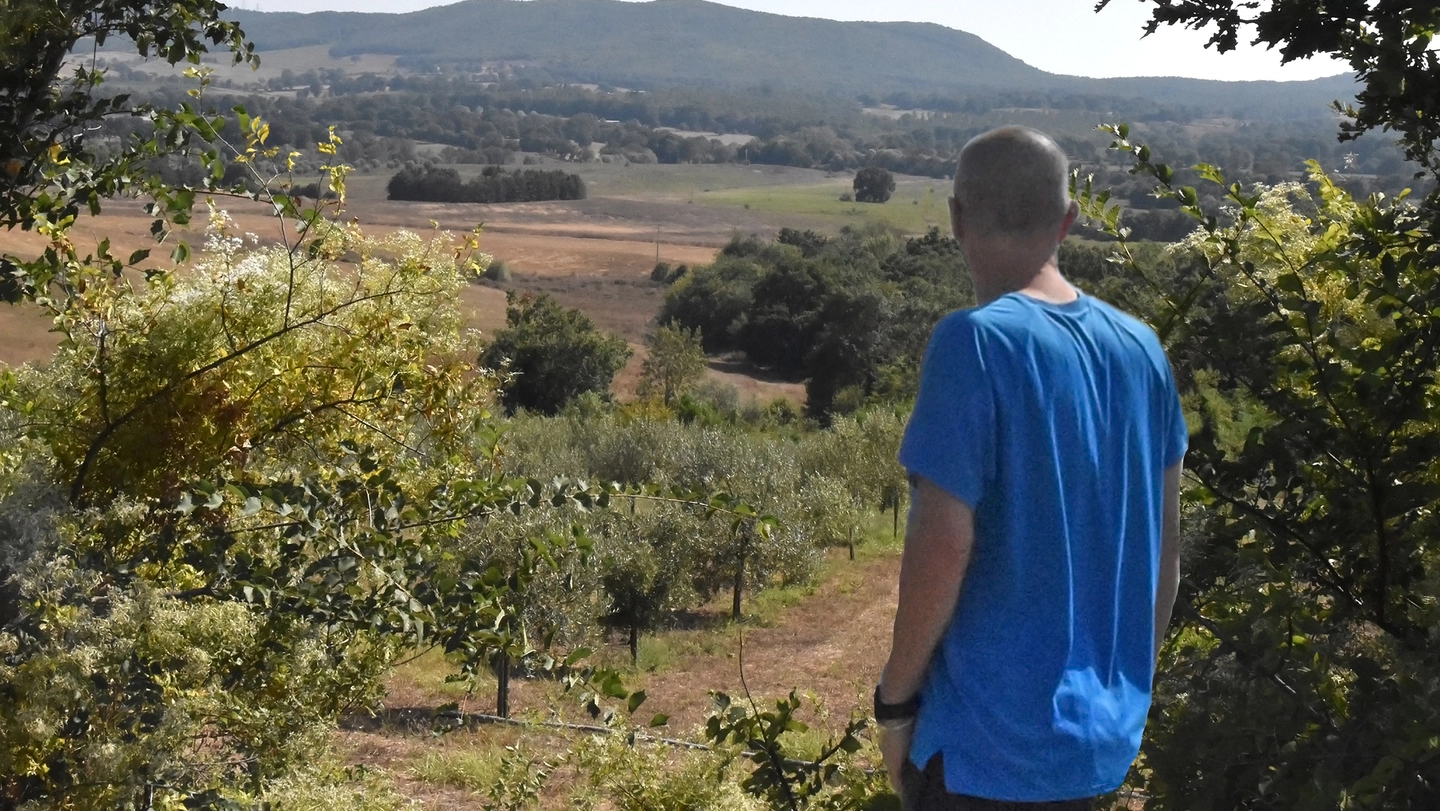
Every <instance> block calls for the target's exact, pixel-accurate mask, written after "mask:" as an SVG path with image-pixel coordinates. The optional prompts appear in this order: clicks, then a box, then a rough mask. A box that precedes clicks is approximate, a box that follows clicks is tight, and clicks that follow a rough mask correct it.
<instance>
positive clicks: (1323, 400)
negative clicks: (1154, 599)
mask: <svg viewBox="0 0 1440 811" xmlns="http://www.w3.org/2000/svg"><path fill="white" fill-rule="evenodd" d="M1112 132H1113V133H1114V134H1115V135H1116V137H1117V140H1116V148H1117V149H1120V150H1123V151H1126V152H1131V153H1133V155H1134V159H1135V166H1136V170H1137V171H1139V172H1141V173H1144V174H1148V175H1151V176H1152V177H1154V178H1155V179H1156V181H1157V193H1158V194H1160V195H1161V196H1164V197H1168V198H1170V199H1173V200H1175V201H1176V202H1178V203H1179V204H1180V205H1181V206H1182V207H1183V209H1184V210H1185V211H1187V212H1188V213H1189V214H1190V215H1191V216H1192V217H1194V218H1195V219H1196V221H1197V222H1198V223H1199V224H1200V228H1199V229H1198V230H1197V231H1196V233H1195V235H1194V236H1192V237H1191V238H1190V239H1189V240H1187V242H1186V243H1183V244H1184V246H1185V247H1188V248H1189V249H1191V250H1193V251H1195V252H1197V253H1198V254H1199V255H1200V256H1201V257H1203V259H1204V262H1203V264H1201V265H1200V266H1199V271H1200V272H1198V273H1189V274H1181V275H1179V276H1178V277H1176V278H1175V279H1173V280H1171V282H1170V283H1169V284H1163V283H1162V284H1159V285H1157V289H1160V290H1163V291H1164V295H1162V296H1161V297H1159V298H1158V299H1153V298H1152V299H1150V300H1151V301H1153V302H1154V307H1153V309H1152V310H1151V312H1150V313H1149V315H1150V317H1151V320H1152V322H1153V323H1155V324H1157V325H1158V326H1159V328H1160V330H1161V332H1162V333H1163V334H1165V335H1167V336H1168V338H1169V341H1170V343H1171V352H1172V357H1173V358H1174V359H1175V362H1176V365H1177V367H1178V369H1179V376H1180V377H1181V379H1182V380H1183V381H1184V382H1185V384H1186V385H1185V389H1186V391H1187V395H1186V397H1187V401H1188V404H1189V410H1190V412H1191V414H1192V418H1193V419H1194V421H1195V423H1196V425H1197V429H1198V430H1197V431H1196V432H1195V433H1194V435H1193V436H1192V440H1191V449H1190V453H1189V454H1188V456H1187V458H1186V468H1187V471H1188V474H1189V476H1190V477H1191V481H1192V486H1191V489H1190V492H1189V493H1188V494H1187V503H1188V505H1189V506H1188V509H1187V513H1188V516H1189V517H1188V524H1189V526H1190V529H1189V533H1190V535H1191V537H1192V541H1191V543H1190V545H1189V550H1188V552H1187V554H1186V563H1185V566H1184V569H1185V571H1186V576H1185V579H1184V583H1183V587H1182V595H1183V597H1182V600H1181V603H1180V608H1179V611H1178V614H1177V616H1178V618H1179V620H1180V622H1179V623H1178V624H1179V626H1180V630H1179V631H1178V633H1176V634H1174V635H1172V638H1171V641H1170V643H1169V644H1167V646H1166V649H1165V652H1164V655H1163V657H1162V665H1163V667H1162V669H1161V672H1160V677H1159V680H1158V683H1157V692H1156V701H1155V705H1154V709H1153V714H1152V722H1153V724H1154V726H1153V734H1152V735H1151V736H1150V739H1149V741H1148V742H1147V743H1146V747H1145V755H1144V762H1145V765H1146V768H1147V774H1148V779H1147V782H1146V787H1147V789H1148V790H1149V791H1150V792H1151V794H1152V797H1153V798H1154V801H1155V803H1156V804H1157V805H1158V806H1159V807H1162V808H1183V809H1230V808H1242V807H1247V808H1248V807H1266V808H1312V807H1344V806H1345V805H1346V803H1348V802H1355V803H1363V804H1365V805H1367V806H1370V807H1381V808H1395V809H1422V808H1433V807H1435V806H1436V804H1437V802H1440V747H1437V745H1436V741H1437V735H1440V682H1437V681H1436V680H1435V678H1434V674H1435V673H1436V672H1440V648H1437V647H1436V645H1435V644H1434V633H1435V629H1436V628H1437V627H1440V586H1437V583H1440V581H1437V573H1440V544H1437V541H1436V538H1437V525H1436V522H1435V515H1437V513H1440V475H1437V471H1436V468H1435V465H1434V463H1433V460H1434V459H1435V458H1436V456H1437V455H1440V428H1437V426H1440V412H1437V406H1436V401H1435V399H1434V381H1435V379H1436V376H1437V373H1440V292H1437V289H1440V268H1437V267H1436V266H1435V265H1434V263H1433V261H1431V260H1430V259H1429V257H1428V254H1429V253H1430V252H1431V249H1430V247H1429V246H1430V245H1432V244H1433V242H1434V236H1433V233H1432V232H1431V230H1430V226H1429V225H1428V224H1427V223H1426V220H1425V217H1424V212H1423V211H1422V210H1421V209H1419V208H1417V207H1416V206H1413V205H1411V204H1409V203H1407V202H1405V201H1386V200H1382V199H1380V198H1373V199H1371V200H1368V201H1360V200H1356V199H1354V198H1352V197H1351V196H1350V195H1349V194H1348V193H1346V192H1345V191H1344V190H1342V189H1340V188H1339V187H1337V186H1336V185H1335V184H1334V182H1333V181H1331V180H1330V178H1328V177H1327V176H1326V175H1325V174H1324V173H1323V172H1321V170H1320V169H1319V167H1318V165H1315V164H1312V165H1311V184H1312V185H1313V187H1314V188H1315V189H1316V192H1315V193H1314V194H1313V195H1312V193H1311V192H1309V191H1308V190H1307V189H1306V188H1305V187H1303V186H1300V185H1298V184H1286V185H1281V186H1276V187H1259V188H1256V189H1253V190H1250V191H1247V190H1245V189H1243V188H1242V187H1241V186H1240V185H1239V184H1230V185H1226V183H1225V180H1224V177H1223V175H1221V173H1220V172H1219V170H1217V169H1215V168H1214V167H1210V166H1204V165H1201V166H1198V167H1196V171H1197V172H1198V173H1199V174H1200V175H1201V176H1202V177H1203V178H1205V179H1207V180H1208V181H1209V182H1212V183H1214V184H1216V185H1218V186H1220V187H1221V188H1222V189H1225V193H1226V195H1227V202H1228V205H1229V206H1230V208H1231V214H1230V215H1229V217H1227V218H1224V219H1222V218H1220V217H1217V216H1215V215H1213V214H1211V213H1209V212H1207V211H1205V210H1204V209H1203V208H1202V207H1201V206H1200V205H1199V203H1198V202H1197V198H1198V196H1197V194H1196V192H1195V190H1194V189H1191V188H1189V187H1178V188H1177V187H1175V186H1172V185H1171V178H1172V177H1173V176H1174V172H1173V170H1171V169H1170V168H1169V167H1167V166H1164V165H1162V164H1157V163H1154V162H1152V161H1151V159H1150V155H1149V151H1148V150H1147V149H1145V148H1144V147H1141V146H1139V145H1136V144H1133V143H1131V142H1130V141H1129V140H1128V134H1129V133H1128V130H1127V129H1126V128H1124V127H1115V128H1113V129H1112ZM1077 191H1078V196H1079V198H1080V200H1081V202H1082V205H1083V206H1084V208H1085V209H1086V211H1087V213H1088V214H1090V215H1091V216H1093V217H1096V218H1097V219H1100V220H1101V221H1103V222H1104V223H1105V224H1106V228H1107V230H1108V231H1110V232H1111V233H1112V234H1113V235H1115V236H1117V237H1120V238H1121V240H1122V249H1121V257H1120V258H1121V259H1122V260H1125V261H1127V262H1128V263H1129V264H1130V265H1131V267H1132V269H1133V270H1134V271H1135V272H1137V273H1140V274H1142V276H1143V277H1145V278H1146V279H1147V280H1149V281H1147V282H1144V283H1142V284H1148V283H1149V282H1151V281H1154V278H1153V276H1151V274H1150V273H1149V271H1148V270H1147V269H1146V268H1144V267H1143V266H1141V265H1139V264H1138V263H1136V262H1135V261H1134V260H1133V255H1132V254H1129V252H1128V247H1127V246H1125V244H1124V242H1123V235H1122V232H1121V230H1120V228H1119V226H1118V218H1117V215H1116V212H1115V211H1114V210H1113V209H1106V208H1105V205H1106V203H1107V200H1105V199H1104V195H1101V196H1099V197H1096V196H1094V195H1091V194H1090V193H1089V192H1088V190H1083V189H1080V190H1077ZM1302 212H1303V213H1302ZM1190 267H1191V268H1193V266H1190ZM1137 283H1139V281H1138V280H1137ZM1137 300H1144V299H1143V298H1140V299H1137ZM1241 753H1243V756H1242V757H1237V754H1241Z"/></svg>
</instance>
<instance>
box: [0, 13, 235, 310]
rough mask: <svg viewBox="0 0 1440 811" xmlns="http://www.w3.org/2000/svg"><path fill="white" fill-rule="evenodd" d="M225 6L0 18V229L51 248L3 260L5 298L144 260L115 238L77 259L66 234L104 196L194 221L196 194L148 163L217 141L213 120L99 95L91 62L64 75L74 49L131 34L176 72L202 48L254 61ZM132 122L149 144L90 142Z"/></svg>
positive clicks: (137, 140)
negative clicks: (122, 249) (179, 189)
mask: <svg viewBox="0 0 1440 811" xmlns="http://www.w3.org/2000/svg"><path fill="white" fill-rule="evenodd" d="M224 8H225V6H224V5H223V4H221V3H219V2H216V1H215V0H185V1H184V2H178V3H173V4H170V5H167V6H165V7H164V8H163V9H156V8H152V7H151V6H150V5H148V4H146V3H142V2H104V3H101V2H88V3H74V4H67V5H63V6H62V5H57V4H51V3H42V2H34V1H33V0H16V2H10V3H7V4H6V5H5V13H4V14H3V15H0V16H3V21H0V65H3V68H4V69H3V70H0V77H3V78H0V97H3V98H4V99H5V102H4V109H5V113H4V115H3V121H0V172H3V174H4V177H5V181H4V182H3V183H0V228H3V229H5V230H7V231H9V230H13V229H14V228H16V227H20V228H23V229H25V230H35V231H36V232H38V233H40V234H41V235H43V236H45V237H47V240H48V241H49V242H50V244H49V246H48V248H47V249H46V250H45V251H44V253H43V254H42V255H41V256H40V257H38V258H33V259H32V258H29V257H19V256H16V255H12V254H8V253H7V254H6V255H4V256H3V257H0V300H3V301H8V302H15V301H18V300H21V299H29V298H34V297H37V296H38V297H45V296H48V295H50V294H51V291H50V289H49V285H50V284H52V283H56V284H59V285H60V286H61V287H62V288H68V287H69V286H70V285H71V284H75V283H78V282H79V281H80V280H79V279H72V278H71V277H72V276H73V275H74V274H75V272H76V271H78V270H80V268H81V267H82V266H98V267H103V268H104V269H106V270H109V271H113V272H116V273H118V272H119V271H120V269H121V268H122V267H124V266H125V265H134V264H136V263H137V262H139V261H142V260H143V258H144V256H143V255H141V254H137V255H136V256H132V257H130V259H129V260H128V261H122V260H120V259H118V258H116V257H114V256H111V255H110V251H109V241H108V240H105V241H103V242H102V243H101V245H100V246H99V247H98V250H97V251H96V252H95V253H94V254H91V255H89V256H87V257H85V258H84V259H82V258H81V257H80V256H79V254H78V252H77V251H76V249H75V246H74V245H73V244H72V243H71V242H70V240H69V238H68V236H67V232H68V230H69V227H70V225H71V224H73V222H74V221H75V218H76V217H77V216H78V215H79V213H80V210H81V208H82V207H83V208H85V209H86V210H88V211H89V213H91V214H98V213H99V211H100V205H101V200H102V199H104V198H109V197H113V196H116V195H121V194H144V195H146V196H149V197H151V198H152V199H153V200H154V203H153V204H151V206H150V207H149V208H148V211H150V213H154V214H156V215H157V216H160V217H168V218H172V219H174V220H175V221H177V222H185V221H186V220H187V219H188V217H189V210H190V206H191V204H192V203H193V199H194V197H193V194H191V195H188V196H187V195H185V194H183V193H182V194H175V193H173V192H172V191H171V190H170V189H168V188H167V187H166V186H165V185H164V184H163V183H161V182H160V180H159V178H158V177H157V176H156V175H155V173H154V172H153V171H152V170H151V169H150V168H149V166H148V164H149V162H150V161H153V160H154V159H156V158H157V157H161V156H164V155H168V154H172V153H177V152H183V151H185V150H186V149H188V147H189V144H190V142H191V138H192V136H196V135H198V136H199V138H200V139H201V140H204V141H214V140H215V139H216V132H215V125H214V123H213V122H211V121H209V120H207V119H206V117H204V116H201V115H198V114H197V112H196V110H195V108H194V107H193V106H191V105H190V104H189V103H186V104H184V105H182V106H181V107H180V108H179V109H178V110H166V109H154V108H149V107H143V106H142V107H140V108H135V109H131V108H130V106H129V104H128V97H127V96H107V95H105V94H103V93H100V92H97V88H99V87H100V85H101V84H102V83H103V81H104V77H103V72H102V71H100V70H97V69H96V66H95V65H94V64H93V63H91V64H88V65H82V66H80V67H78V68H76V69H75V70H74V73H73V75H71V76H70V77H69V78H62V75H61V74H62V71H63V70H64V68H65V67H66V64H65V63H66V59H67V57H69V56H70V54H71V53H72V52H73V51H74V49H75V47H76V45H77V43H79V42H80V41H81V40H83V39H85V38H88V37H93V38H94V42H95V44H96V45H97V46H99V45H104V44H105V42H106V40H107V39H108V38H110V37H112V36H114V37H121V36H124V37H128V38H129V39H130V40H131V41H132V42H133V44H134V47H135V48H136V50H137V51H138V52H139V54H140V55H141V56H144V57H152V56H153V57H159V58H160V59H163V60H165V61H166V62H168V63H169V64H171V65H175V64H178V63H180V62H189V63H192V64H199V62H200V57H201V55H202V54H203V53H205V52H206V43H207V41H208V42H209V43H210V44H213V45H220V44H224V45H225V46H226V47H227V48H229V49H230V50H231V51H232V52H233V53H234V56H235V61H236V62H237V63H238V62H242V61H248V62H256V61H257V60H256V58H255V56H254V53H253V51H254V49H253V47H252V46H251V45H250V44H249V43H247V42H245V39H244V33H243V32H242V31H241V30H240V27H239V25H237V24H236V23H234V22H231V21H224V20H221V19H220V13H221V11H222V10H224ZM197 93H198V91H197ZM126 114H129V115H133V116H135V117H137V118H141V119H142V120H146V119H148V121H149V122H150V129H151V131H152V137H149V138H147V137H144V136H141V135H136V136H134V137H127V138H125V139H123V140H122V141H121V143H120V146H119V148H118V149H108V148H101V147H100V145H99V144H97V143H95V141H92V140H90V139H88V138H87V137H86V134H87V130H90V129H94V128H95V127H96V125H97V124H98V123H99V122H101V121H102V120H104V119H105V118H107V117H110V116H115V115H126ZM97 140H98V139H97ZM215 179H218V177H217V178H215ZM163 229H164V222H163V221H157V224H156V231H157V232H161V231H163Z"/></svg>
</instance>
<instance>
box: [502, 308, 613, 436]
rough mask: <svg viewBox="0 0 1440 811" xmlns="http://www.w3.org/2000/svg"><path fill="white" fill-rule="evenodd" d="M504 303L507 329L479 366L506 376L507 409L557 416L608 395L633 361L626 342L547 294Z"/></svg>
mask: <svg viewBox="0 0 1440 811" xmlns="http://www.w3.org/2000/svg"><path fill="white" fill-rule="evenodd" d="M505 301H506V307H505V323H506V327H505V329H502V330H500V331H499V332H497V333H495V340H494V341H493V342H492V343H491V344H490V346H489V347H488V348H486V350H485V352H484V354H482V355H481V356H480V364H481V365H482V366H484V367H486V368H488V369H493V370H497V371H500V370H503V371H504V373H505V374H506V376H507V379H506V380H505V382H504V384H503V386H502V388H501V399H502V401H503V402H504V403H505V407H506V408H507V409H509V410H510V411H514V410H515V409H517V408H525V409H529V410H532V411H539V412H541V413H544V414H555V413H558V412H559V411H560V409H562V408H564V407H565V404H566V403H568V402H570V400H571V399H573V398H574V397H576V396H577V395H579V394H581V393H583V392H597V393H603V392H608V391H609V389H610V382H611V381H612V380H614V379H615V373H616V372H619V371H620V367H622V366H624V365H625V361H627V360H629V358H630V354H631V353H630V347H628V346H627V345H626V344H625V340H624V339H623V338H620V337H619V336H616V335H606V334H605V333H602V332H600V330H598V329H596V327H595V322H593V321H591V320H590V318H589V317H588V316H586V315H585V314H584V313H582V312H580V311H579V310H576V309H574V308H569V307H562V306H561V305H560V304H559V303H558V302H557V301H555V299H553V298H551V297H550V296H549V295H548V294H545V293H541V294H540V295H538V296H537V295H533V294H529V293H524V294H517V293H516V292H515V291H513V290H512V291H510V292H508V293H506V295H505Z"/></svg>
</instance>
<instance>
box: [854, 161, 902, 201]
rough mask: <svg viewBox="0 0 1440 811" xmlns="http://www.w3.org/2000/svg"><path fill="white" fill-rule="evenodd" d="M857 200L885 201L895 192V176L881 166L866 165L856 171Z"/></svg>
mask: <svg viewBox="0 0 1440 811" xmlns="http://www.w3.org/2000/svg"><path fill="white" fill-rule="evenodd" d="M854 186H855V202H857V203H884V202H886V201H887V200H889V199H890V195H892V194H894V193H895V176H894V175H892V174H890V172H889V170H887V169H883V168H881V167H879V166H866V167H865V168H864V169H861V170H860V171H858V172H856V173H855V182H854Z"/></svg>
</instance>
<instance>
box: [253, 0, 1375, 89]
mask: <svg viewBox="0 0 1440 811" xmlns="http://www.w3.org/2000/svg"><path fill="white" fill-rule="evenodd" d="M233 13H234V14H235V15H236V17H237V18H238V19H239V20H240V21H241V22H242V23H243V25H244V27H245V30H246V32H247V33H248V34H249V35H250V37H251V38H252V39H253V40H254V42H255V43H256V45H257V46H258V48H259V49H260V50H261V52H262V54H263V52H265V51H271V50H282V49H291V48H300V47H307V46H328V48H329V52H330V54H331V55H332V56H336V57H350V56H359V55H362V54H384V55H391V56H396V57H398V58H399V63H400V65H401V66H403V67H407V68H409V69H412V70H413V69H441V70H445V71H447V72H448V71H468V72H480V71H482V70H487V69H488V70H495V69H497V68H498V69H502V70H509V71H515V70H519V71H523V72H527V73H528V74H529V75H532V76H538V77H541V78H546V79H552V80H558V81H570V82H594V83H606V84H612V85H619V86H626V87H635V88H654V87H674V86H690V87H694V86H715V87H773V88H776V89H782V88H783V89H787V90H795V91H804V92H823V93H840V94H854V93H882V94H883V93H891V92H896V91H910V92H913V93H921V94H924V93H942V94H949V95H955V94H970V93H995V92H1007V93H1016V92H1021V93H1024V92H1042V93H1047V94H1060V95H1064V94H1080V95H1087V96H1099V97H1105V96H1114V97H1117V98H1131V97H1137V96H1139V97H1146V98H1152V99H1157V100H1164V101H1176V100H1183V103H1186V104H1190V105H1197V106H1204V107H1212V108H1216V109H1225V110H1228V111H1231V112H1232V113H1236V114H1244V115H1257V116H1264V117H1277V116H1279V117H1285V116H1293V115H1307V116H1310V115H1320V114H1321V113H1320V111H1321V110H1323V108H1324V105H1325V104H1327V103H1328V102H1330V101H1331V100H1333V99H1335V98H1337V97H1348V96H1350V95H1352V93H1353V91H1351V89H1350V88H1351V87H1352V84H1351V82H1350V81H1349V80H1348V79H1345V78H1343V77H1336V78H1332V79H1321V80H1317V81H1313V82H1298V83H1280V82H1209V81H1201V80H1193V79H1118V80H1101V79H1081V78H1077V77H1068V76H1058V75H1055V74H1050V73H1046V72H1044V71H1041V70H1039V69H1037V68H1034V67H1031V66H1029V65H1027V64H1025V63H1024V62H1021V61H1020V60H1018V59H1016V58H1014V57H1012V56H1010V55H1008V54H1006V53H1005V52H1003V51H1001V50H1000V49H998V48H996V47H994V46H992V45H990V44H989V43H986V42H985V41H984V40H982V39H980V38H979V37H977V36H975V35H973V34H967V33H965V32H963V31H957V30H954V29H950V28H945V27H943V26H939V25H935V24H929V23H843V22H835V21H831V20H820V19H811V18H800V17H785V16H781V15H777V14H767V13H762V12H755V11H746V10H742V9H736V8H730V7H728V6H721V5H717V4H714V3H707V2H703V0H654V2H648V3H629V2H619V0H532V1H531V2H515V0H464V2H460V3H455V4H454V5H448V6H439V7H435V8H429V9H425V10H422V11H417V12H412V13H408V14H379V13H354V12H322V13H316V14H297V13H285V12H281V13H263V12H246V11H235V12H233Z"/></svg>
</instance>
